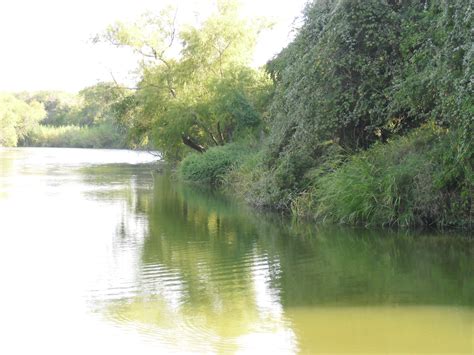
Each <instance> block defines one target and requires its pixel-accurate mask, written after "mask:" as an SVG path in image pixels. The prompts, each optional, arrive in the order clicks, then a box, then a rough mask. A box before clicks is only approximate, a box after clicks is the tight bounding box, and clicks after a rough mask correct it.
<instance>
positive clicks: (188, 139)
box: [105, 1, 269, 159]
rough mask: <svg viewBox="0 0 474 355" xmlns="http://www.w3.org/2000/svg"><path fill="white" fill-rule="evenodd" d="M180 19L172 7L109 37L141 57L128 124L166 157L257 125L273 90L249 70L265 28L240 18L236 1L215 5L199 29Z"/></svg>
mask: <svg viewBox="0 0 474 355" xmlns="http://www.w3.org/2000/svg"><path fill="white" fill-rule="evenodd" d="M176 18H177V13H176V12H175V11H173V10H172V9H170V8H167V9H165V10H164V11H162V12H161V13H160V14H159V15H158V16H153V15H151V14H146V15H144V16H142V17H141V18H140V19H139V20H138V21H136V22H135V23H132V24H125V23H116V24H114V25H112V26H110V27H109V28H108V30H107V33H106V36H105V37H106V39H107V40H108V41H109V42H111V43H113V44H115V45H117V46H125V47H128V48H132V49H133V50H134V51H135V53H137V54H139V55H140V56H141V63H140V70H141V80H140V81H139V83H138V85H137V91H136V93H135V95H134V98H133V100H130V98H127V102H128V103H129V105H128V106H127V107H128V110H126V112H127V115H126V116H127V119H126V121H127V125H128V127H129V128H130V130H131V132H132V135H134V136H135V138H139V139H142V140H147V139H150V138H151V139H152V140H153V143H154V144H155V146H156V148H157V149H159V150H160V151H161V152H162V153H163V155H164V156H165V157H167V158H168V159H179V158H181V157H182V156H183V155H184V154H185V152H186V147H187V148H191V149H193V150H196V151H199V152H204V151H205V150H206V149H207V148H208V147H210V146H213V145H223V144H225V143H227V142H230V141H232V140H233V139H234V138H235V136H236V134H238V132H239V131H242V130H244V129H245V128H250V129H251V128H253V127H257V126H258V125H259V122H260V113H261V111H262V107H263V104H262V103H263V102H264V101H265V97H268V92H269V81H268V80H267V78H266V76H265V75H264V74H263V73H261V72H258V71H255V70H253V69H251V68H250V63H251V60H252V55H253V50H254V47H255V43H256V38H257V35H258V33H259V31H260V30H262V29H263V28H264V26H263V25H262V24H261V23H256V22H250V21H248V20H247V19H244V18H242V17H241V16H240V15H239V11H238V6H237V3H236V2H235V1H218V2H217V8H216V9H215V12H214V13H213V14H212V15H211V16H209V17H208V18H207V19H205V20H204V21H203V22H201V23H200V24H198V25H184V26H182V27H181V28H178V26H177V21H176ZM130 111H132V113H130Z"/></svg>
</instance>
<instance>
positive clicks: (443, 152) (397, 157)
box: [179, 126, 474, 228]
mask: <svg viewBox="0 0 474 355" xmlns="http://www.w3.org/2000/svg"><path fill="white" fill-rule="evenodd" d="M459 134H460V133H459V132H458V131H454V132H450V131H447V130H442V129H439V128H435V127H432V126H431V127H422V128H419V129H417V130H415V131H413V132H411V133H410V134H409V135H407V136H405V137H400V138H396V139H393V140H390V141H389V142H388V143H386V144H376V145H374V146H373V147H371V148H370V149H368V150H365V151H361V152H359V153H356V154H347V152H344V151H343V150H342V148H340V147H335V146H331V147H328V148H327V154H326V158H325V160H324V161H321V164H320V165H319V166H317V167H314V168H313V169H310V170H309V171H308V172H307V173H306V174H305V176H304V177H303V178H302V179H300V180H301V181H300V189H298V190H297V189H294V188H288V189H287V190H285V189H279V188H277V186H279V184H281V181H278V180H279V179H281V178H282V177H281V176H279V172H278V171H277V170H271V171H268V166H267V165H266V162H265V160H266V159H265V148H260V149H258V148H255V149H253V150H250V149H248V147H245V146H239V145H238V144H234V145H231V146H224V147H216V148H213V149H210V150H209V151H207V152H206V153H204V154H193V155H190V156H188V157H187V158H186V159H184V160H183V162H182V163H181V164H180V168H179V172H180V174H179V175H180V177H181V178H182V179H183V180H185V181H188V182H194V183H201V184H211V185H217V186H220V188H221V189H224V190H226V191H228V192H230V193H232V194H233V195H235V196H238V197H239V198H240V199H243V200H245V201H246V202H247V203H249V204H251V205H253V206H255V207H259V208H272V209H278V210H281V211H288V212H291V213H292V214H293V215H294V216H295V217H299V218H305V219H313V220H316V221H318V222H326V223H337V224H349V225H363V226H396V227H419V226H424V227H437V228H444V227H461V228H472V213H473V211H472V196H473V191H474V190H473V189H474V174H473V169H472V162H473V156H472V152H471V151H470V150H465V149H464V148H463V146H462V145H460V144H459V142H460V141H461V140H460V137H459ZM287 169H291V166H287ZM290 183H291V182H289V186H294V185H291V184H290ZM283 195H285V196H284V200H285V201H288V202H287V204H285V205H278V204H276V203H275V202H276V201H282V199H283V197H282V196H283Z"/></svg>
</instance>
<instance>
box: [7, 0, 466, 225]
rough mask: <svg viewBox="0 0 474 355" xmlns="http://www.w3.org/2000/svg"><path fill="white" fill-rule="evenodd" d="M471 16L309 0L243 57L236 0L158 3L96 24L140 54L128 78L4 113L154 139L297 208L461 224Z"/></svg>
mask: <svg viewBox="0 0 474 355" xmlns="http://www.w3.org/2000/svg"><path fill="white" fill-rule="evenodd" d="M472 23H473V8H472V2H471V1H469V0H458V1H455V2H452V1H447V0H407V1H405V0H403V1H402V0H382V1H381V0H314V1H312V2H310V3H309V4H308V5H307V6H306V9H305V11H304V14H303V22H302V25H301V27H300V28H299V29H298V30H297V33H296V36H295V39H294V40H293V42H291V43H290V44H289V45H288V46H287V47H286V48H284V49H283V50H282V51H281V53H279V54H278V55H277V56H276V57H275V58H273V59H272V60H270V61H269V62H268V63H267V65H266V67H265V68H263V69H254V68H252V67H251V66H250V62H251V58H252V53H253V49H254V46H255V42H256V38H257V35H258V33H259V32H260V31H262V30H264V29H265V28H266V27H267V25H266V24H265V22H264V21H256V20H255V21H253V20H252V19H248V18H243V17H242V16H241V15H240V14H239V7H238V6H237V3H236V1H233V0H220V1H217V6H216V8H215V11H214V13H213V14H211V15H210V16H209V17H208V18H206V19H205V20H204V21H201V22H200V23H198V24H195V25H185V26H182V27H178V26H177V21H176V12H175V11H174V10H173V9H165V10H164V11H162V12H161V13H160V14H159V15H158V16H153V15H152V14H146V15H144V16H142V17H141V18H139V19H138V20H137V21H135V22H133V23H123V22H117V23H115V24H113V25H111V26H110V27H109V28H108V29H107V30H106V31H105V33H104V34H102V35H100V36H98V37H97V40H99V41H106V42H109V43H111V44H113V45H115V46H120V47H126V48H129V49H131V50H133V51H134V52H135V53H137V54H139V55H141V56H142V60H141V61H140V66H139V68H138V72H139V74H140V75H141V77H140V80H139V82H138V84H137V87H136V88H135V90H130V89H124V88H120V87H119V86H118V85H117V84H116V83H114V84H107V83H102V84H98V85H96V86H93V87H91V88H87V89H84V90H83V91H81V92H80V93H79V95H77V96H74V97H72V96H67V95H56V96H55V95H53V96H52V97H51V95H49V94H45V93H40V94H36V95H33V96H29V97H26V98H25V102H26V104H28V105H36V104H35V102H39V103H42V104H43V105H44V107H45V109H46V112H47V115H46V118H45V119H44V120H43V121H42V123H43V124H45V125H49V126H48V128H46V127H41V126H40V127H38V126H37V124H36V126H34V127H33V128H32V129H29V130H28V134H26V133H25V130H24V129H23V128H20V126H21V125H18V124H17V123H15V124H14V123H12V122H13V121H14V120H12V119H11V118H8V119H6V118H3V121H2V125H7V126H8V127H10V128H9V130H5V132H13V131H15V132H17V133H16V135H17V137H18V138H16V140H19V141H20V143H23V144H29V145H46V146H52V145H55V146H83V147H120V146H125V145H128V146H131V147H140V146H152V147H154V148H155V149H157V150H159V151H160V152H161V153H162V155H163V157H164V158H165V159H166V160H168V161H169V162H172V163H179V162H181V165H180V166H179V175H180V176H181V177H182V178H183V179H184V180H186V181H192V182H197V183H205V184H211V185H219V186H221V187H223V188H224V189H227V190H230V191H232V192H233V193H235V194H237V195H240V196H241V197H242V198H243V199H245V200H246V201H247V202H249V203H250V204H252V205H254V206H258V207H263V208H271V209H278V210H281V211H292V212H293V213H294V214H295V215H296V216H307V217H311V218H317V219H320V220H327V221H332V222H337V223H348V224H363V225H390V226H414V225H425V226H438V227H441V226H470V227H472V199H473V190H474V188H473V186H474V182H473V181H474V177H473V169H472V163H473V156H472V154H473V153H472V152H473V147H472V137H471V132H472V130H473V127H472V126H473V117H474V103H473V100H472V93H473V86H472V83H473V75H474V73H473V68H474V64H473V63H474V61H473V54H474V50H473V47H472ZM4 117H7V116H5V115H4ZM8 120H9V121H8ZM15 120H16V121H15V122H20V121H21V119H15ZM36 121H37V120H34V119H33V120H32V121H31V122H36ZM4 122H6V123H4ZM12 127H16V128H12ZM8 135H9V136H13V134H12V133H9V134H8ZM2 139H3V142H2V141H0V143H2V144H14V143H15V142H16V140H15V139H11V138H9V140H7V139H6V138H2ZM5 142H6V143H5Z"/></svg>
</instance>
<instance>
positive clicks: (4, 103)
mask: <svg viewBox="0 0 474 355" xmlns="http://www.w3.org/2000/svg"><path fill="white" fill-rule="evenodd" d="M44 116H45V111H44V109H43V107H42V105H41V104H40V103H38V102H36V101H33V102H31V103H26V102H24V101H22V100H19V99H17V98H16V97H15V96H13V95H11V94H0V147H1V146H16V145H17V143H18V141H19V140H21V139H24V138H25V137H26V136H27V135H28V133H29V132H30V131H31V129H33V128H34V127H36V126H37V125H38V122H39V121H40V120H41V119H43V118H44Z"/></svg>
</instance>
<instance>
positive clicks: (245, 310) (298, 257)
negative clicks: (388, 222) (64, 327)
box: [97, 175, 474, 353]
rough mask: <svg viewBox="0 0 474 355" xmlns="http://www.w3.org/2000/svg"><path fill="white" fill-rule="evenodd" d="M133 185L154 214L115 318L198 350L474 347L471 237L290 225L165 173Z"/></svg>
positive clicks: (110, 308) (111, 305) (144, 210)
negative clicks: (147, 186) (148, 184)
mask: <svg viewBox="0 0 474 355" xmlns="http://www.w3.org/2000/svg"><path fill="white" fill-rule="evenodd" d="M138 185H140V184H138ZM135 192H136V194H137V197H136V199H137V200H143V201H146V203H144V204H141V205H140V206H141V208H137V206H134V205H133V204H130V207H131V209H132V210H133V211H134V212H133V213H136V214H137V215H143V214H144V215H146V216H147V217H148V219H147V221H146V223H147V227H146V232H145V234H144V237H143V245H142V246H141V250H140V260H139V261H137V265H136V267H137V270H136V274H135V280H134V281H129V282H130V283H131V284H133V285H134V287H133V292H132V293H128V294H127V297H124V294H123V291H124V290H125V288H124V287H123V286H122V287H119V288H117V289H116V290H114V291H113V292H112V293H114V292H115V293H116V296H117V297H115V298H114V300H113V301H112V302H109V301H107V302H105V304H102V305H101V307H103V310H104V311H105V312H106V313H107V314H108V315H109V316H110V317H112V318H113V319H116V321H117V322H121V323H128V324H135V326H137V327H139V328H141V329H142V330H143V332H144V333H146V334H148V335H149V336H150V337H152V338H157V337H158V338H160V339H161V340H162V341H165V342H166V343H168V344H175V345H177V348H179V349H188V350H192V351H197V352H208V351H211V352H214V351H224V352H238V351H245V350H248V351H256V349H257V348H258V347H259V346H263V347H265V349H267V351H268V348H269V347H270V348H271V347H272V346H274V348H275V351H277V350H278V351H280V352H283V353H295V352H298V351H303V352H312V351H315V350H316V349H319V351H323V352H331V351H339V352H340V351H351V349H352V347H354V346H355V347H356V348H360V349H361V351H363V352H364V351H389V350H394V351H397V349H398V351H409V349H410V346H411V345H410V344H412V345H413V344H415V343H416V344H418V345H419V346H418V347H415V348H416V349H418V350H421V349H423V347H425V349H428V350H429V349H432V351H437V352H439V351H443V349H445V350H446V351H449V349H454V348H453V347H452V346H453V344H456V346H457V349H460V351H462V349H464V350H470V333H469V332H470V327H471V326H472V316H473V313H472V308H470V307H471V306H472V304H473V301H472V298H471V297H472V294H473V292H474V289H473V283H472V282H471V281H472V278H471V276H472V275H471V274H470V271H469V270H470V267H471V266H472V263H471V259H470V257H471V248H472V243H471V240H470V239H469V238H466V237H460V236H455V235H444V236H433V235H423V234H419V235H413V234H410V233H401V232H398V233H396V232H392V233H389V232H387V231H371V232H368V231H366V230H353V229H340V228H337V229H336V228H335V229H317V228H315V227H314V226H308V225H292V224H291V223H290V222H289V221H288V220H285V219H284V218H280V217H278V216H256V215H255V214H254V213H253V212H252V211H249V210H247V209H246V208H245V207H243V206H239V205H238V204H236V203H235V202H233V201H230V200H229V199H226V198H224V197H223V196H220V195H219V194H217V193H215V192H212V191H200V190H199V189H197V188H195V187H194V188H190V187H186V186H182V185H180V184H178V183H177V182H175V181H173V180H172V179H170V178H169V177H167V176H162V175H157V176H155V177H154V185H153V190H144V189H141V190H140V191H139V190H136V191H135ZM145 196H146V197H145ZM129 235H130V239H131V240H132V239H133V237H132V236H133V233H129V234H128V233H127V232H125V230H124V229H122V232H121V233H120V238H119V240H120V241H121V242H120V243H126V240H128V238H129V237H128V236H129ZM124 241H125V242H124ZM130 290H132V288H130V287H129V288H128V291H130ZM109 291H110V290H109ZM97 302H98V304H101V301H100V300H97ZM429 305H430V306H431V307H427V306H429ZM442 305H445V306H449V307H448V308H442V307H440V306H442ZM453 306H462V307H468V308H461V310H460V309H458V308H456V307H453ZM438 315H443V319H444V322H442V323H441V322H435V323H432V321H433V320H436V319H439V317H438ZM348 319H349V320H350V319H352V321H348ZM428 320H429V324H431V325H432V326H431V327H430V326H428V325H427V324H425V323H426V322H428ZM329 324H330V326H329V327H328V325H329ZM410 324H411V328H410V329H411V331H410V332H407V336H405V338H403V339H396V340H395V338H394V337H393V335H390V334H393V333H391V331H392V330H394V329H395V328H397V327H406V326H407V325H410ZM433 324H434V329H433ZM441 324H443V325H442V326H441ZM323 329H324V331H323ZM353 329H358V330H359V332H357V331H356V332H354V330H353ZM456 329H457V330H456ZM388 330H390V332H388ZM454 330H456V331H454ZM374 331H376V332H380V334H378V333H377V339H379V341H375V342H374V339H373V337H372V336H371V337H370V339H369V338H367V337H364V334H366V333H367V332H368V333H371V334H372V332H374ZM351 332H352V333H351ZM338 333H339V336H343V337H344V338H345V339H346V341H345V342H343V343H342V344H346V346H344V345H341V344H340V342H339V341H335V339H338V338H339V336H338ZM177 334H179V337H178V338H179V339H177ZM318 334H319V336H318ZM349 334H352V336H349ZM381 335H383V336H381ZM434 337H436V339H442V340H443V344H445V345H444V347H440V346H439V345H437V346H433V347H432V346H428V344H437V342H434V343H433V339H435V338H434ZM364 339H365V340H364ZM415 339H416V342H415V343H414V341H415ZM178 340H179V341H178ZM369 340H370V341H369ZM177 341H178V342H177ZM331 344H332V345H334V347H332V345H331ZM338 344H339V345H338ZM364 344H365V345H364ZM364 346H365V347H364ZM415 348H413V349H415ZM407 349H408V350H407Z"/></svg>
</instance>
